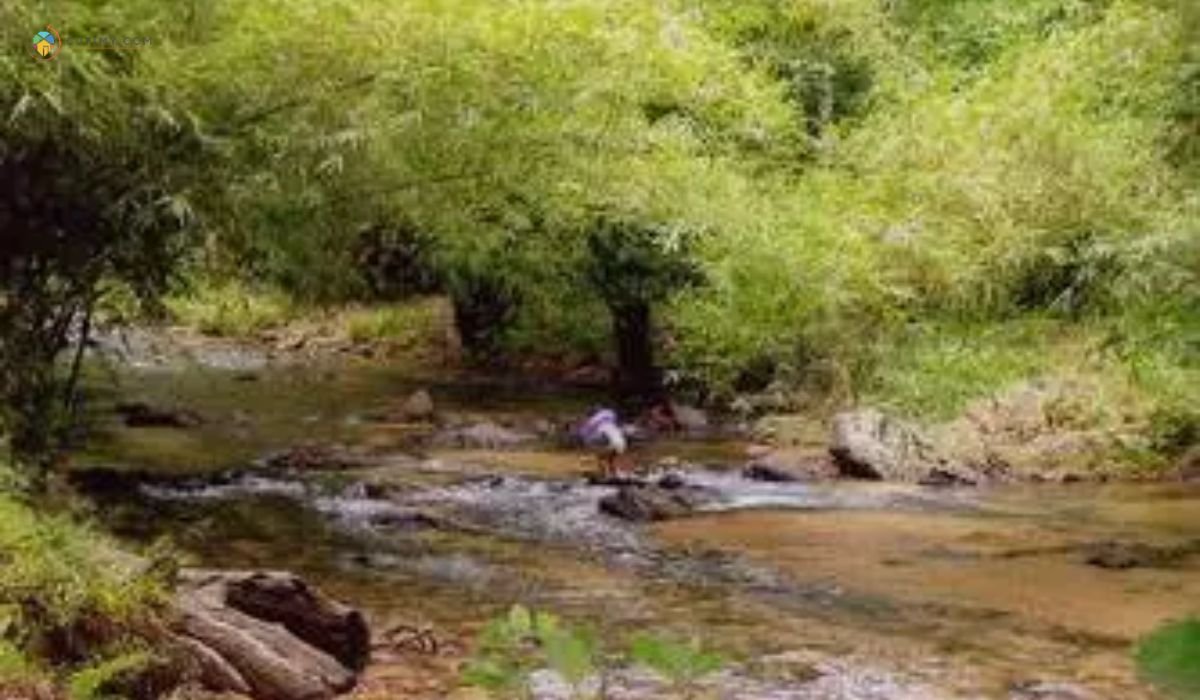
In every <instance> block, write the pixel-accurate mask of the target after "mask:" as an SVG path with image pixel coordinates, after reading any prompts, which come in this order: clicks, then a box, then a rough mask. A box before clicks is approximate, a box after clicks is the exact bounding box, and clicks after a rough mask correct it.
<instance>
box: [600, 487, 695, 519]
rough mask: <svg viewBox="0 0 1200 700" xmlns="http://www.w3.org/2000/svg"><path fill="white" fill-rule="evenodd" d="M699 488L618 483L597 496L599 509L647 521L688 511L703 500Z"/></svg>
mask: <svg viewBox="0 0 1200 700" xmlns="http://www.w3.org/2000/svg"><path fill="white" fill-rule="evenodd" d="M704 496H705V494H704V492H703V490H702V489H697V488H694V487H692V488H688V487H677V488H670V489H668V488H663V487H661V486H656V485H654V486H652V485H640V486H622V487H621V488H620V489H618V490H617V492H616V493H614V494H611V495H608V496H605V497H604V498H601V499H600V503H599V507H600V512H601V513H605V514H607V515H611V516H613V517H616V518H621V519H623V520H631V521H634V522H651V521H656V520H670V519H672V518H682V517H684V516H687V515H690V514H692V513H693V512H695V510H696V509H697V508H698V507H699V506H700V505H702V504H703V503H704V501H705V500H706V498H705V497H704Z"/></svg>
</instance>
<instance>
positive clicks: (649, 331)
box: [609, 302, 662, 402]
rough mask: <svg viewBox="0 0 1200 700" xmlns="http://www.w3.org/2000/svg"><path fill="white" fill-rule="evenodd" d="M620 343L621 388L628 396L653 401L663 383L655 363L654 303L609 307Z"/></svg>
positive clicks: (643, 400) (616, 336)
mask: <svg viewBox="0 0 1200 700" xmlns="http://www.w3.org/2000/svg"><path fill="white" fill-rule="evenodd" d="M609 312H610V313H611V314H612V320H613V337H614V339H615V340H616V344H617V391H618V392H619V393H620V395H621V397H622V398H624V399H631V400H636V401H638V402H648V401H652V400H653V399H654V398H655V397H656V396H657V395H658V393H659V391H660V389H661V386H662V377H661V375H660V373H659V371H658V368H657V367H655V366H654V339H653V326H652V323H651V313H650V304H648V303H645V302H632V303H628V304H622V305H619V306H612V307H610V308H609Z"/></svg>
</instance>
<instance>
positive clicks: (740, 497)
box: [81, 363, 1200, 700]
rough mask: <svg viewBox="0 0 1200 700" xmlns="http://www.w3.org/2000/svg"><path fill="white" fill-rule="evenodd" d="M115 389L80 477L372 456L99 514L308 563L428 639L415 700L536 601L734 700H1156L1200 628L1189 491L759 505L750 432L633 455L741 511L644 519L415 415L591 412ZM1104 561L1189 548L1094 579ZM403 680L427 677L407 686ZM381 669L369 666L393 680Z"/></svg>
mask: <svg viewBox="0 0 1200 700" xmlns="http://www.w3.org/2000/svg"><path fill="white" fill-rule="evenodd" d="M117 378H118V379H119V390H117V391H116V392H115V393H114V392H112V391H106V392H101V393H99V394H97V400H96V402H95V404H94V406H93V412H94V413H93V415H94V416H96V417H97V419H96V423H95V427H94V435H93V437H94V440H93V445H94V447H93V449H92V450H91V451H90V453H89V454H88V455H87V456H86V457H85V458H84V459H83V460H82V461H81V465H83V466H89V465H91V466H95V465H103V466H116V467H118V468H121V469H134V468H136V469H139V470H146V471H148V472H152V473H155V474H174V475H200V474H210V473H213V472H217V471H222V470H228V469H245V468H246V467H247V466H248V465H250V464H251V463H252V461H253V460H254V459H256V458H259V457H261V456H262V455H264V454H265V453H267V452H269V451H271V450H276V449H281V448H286V447H289V446H294V445H297V444H302V443H306V442H307V443H320V444H329V443H338V444H340V445H342V446H344V447H345V449H347V450H349V451H351V452H353V453H354V454H361V455H363V456H364V460H363V463H362V464H360V465H357V466H355V465H351V466H349V467H347V468H342V469H339V470H336V471H330V472H322V473H305V474H292V475H289V474H282V475H281V474H273V475H271V476H263V475H257V476H256V475H254V474H253V472H250V473H240V474H238V475H236V476H233V477H230V478H226V479H223V480H221V481H219V482H215V483H214V482H212V481H210V480H197V481H195V482H193V483H172V484H157V485H149V486H146V487H144V488H141V489H139V490H138V492H137V493H136V494H126V496H127V497H125V498H121V499H117V500H113V501H102V502H101V504H100V510H99V513H100V516H99V520H100V521H101V522H102V523H105V524H107V525H108V526H109V527H110V528H111V529H112V530H113V531H114V532H116V533H117V534H118V535H119V536H121V537H125V538H128V539H131V540H135V541H139V542H147V541H151V540H153V539H154V538H156V537H160V536H167V537H169V538H170V539H171V540H172V541H173V542H174V543H175V545H176V546H177V547H178V548H179V549H180V550H181V551H182V552H183V553H184V556H186V557H187V559H188V560H189V562H190V563H192V564H195V565H200V566H211V567H223V568H252V567H262V568H286V569H291V570H294V571H296V572H298V573H300V574H302V575H304V576H306V577H308V578H309V579H310V580H312V581H313V582H315V583H317V584H319V585H320V586H322V587H323V588H325V589H327V590H329V591H330V592H332V593H334V594H335V595H337V596H340V597H342V598H344V599H345V600H347V601H348V602H350V603H352V604H354V605H356V606H359V607H361V608H363V609H364V610H365V611H366V612H367V613H368V614H369V616H370V618H371V620H372V622H373V626H374V628H375V629H376V630H387V629H393V628H397V627H409V628H421V629H424V628H428V629H429V630H430V631H431V634H432V635H433V637H434V638H436V639H440V640H442V641H443V643H444V646H445V649H444V650H443V652H444V655H445V656H447V659H448V660H446V661H445V663H442V662H440V661H438V660H436V659H433V660H431V659H416V660H414V656H415V655H416V652H413V653H407V655H405V654H399V655H394V656H391V657H389V656H387V654H384V655H383V658H384V659H385V660H387V659H391V662H390V664H391V665H390V668H391V674H392V676H394V678H391V681H392V682H393V683H394V684H393V685H392V686H391V687H392V688H393V689H396V688H399V689H401V690H402V692H403V693H405V695H406V696H411V697H420V696H424V697H447V696H451V695H452V693H453V692H456V691H454V686H455V678H454V673H453V665H454V663H455V662H456V660H457V659H458V658H461V656H462V655H463V654H464V653H466V650H465V649H464V648H463V647H464V646H465V645H466V644H467V640H470V639H471V638H472V637H473V635H474V634H475V633H476V632H477V631H478V630H479V629H480V627H481V626H482V625H483V624H484V623H485V622H486V621H487V620H489V619H490V618H492V617H493V616H495V615H497V614H500V613H502V612H503V611H505V610H506V609H507V608H508V607H509V606H510V605H512V604H513V603H517V602H520V603H523V604H525V605H527V606H530V607H534V608H538V609H545V610H551V611H554V612H556V613H558V614H560V615H562V616H564V617H566V618H568V619H571V620H576V621H582V622H587V623H588V624H590V625H592V626H595V627H596V628H598V629H599V631H600V633H601V636H602V637H603V638H604V639H606V640H609V641H610V643H611V644H613V645H614V646H616V645H619V644H620V643H621V640H623V639H624V638H625V637H627V636H628V635H629V634H630V633H631V632H634V631H639V630H645V629H655V630H659V631H661V632H663V633H669V634H672V635H675V636H679V637H683V638H693V637H695V638H699V639H702V640H703V641H704V643H705V644H706V645H707V646H710V647H712V648H715V649H717V650H719V651H720V652H721V653H722V654H724V655H725V656H726V657H727V658H729V659H731V661H732V663H733V668H734V669H736V672H730V673H727V674H726V675H727V676H728V678H727V679H726V680H725V681H723V683H724V685H721V686H720V687H719V689H718V694H719V695H720V696H721V697H736V698H747V699H751V698H757V699H767V698H779V699H780V700H783V699H790V698H830V699H831V700H833V699H840V698H846V699H852V698H864V699H865V698H880V699H885V698H886V699H889V700H890V699H892V698H922V699H923V698H930V699H932V698H1014V699H1017V698H1113V699H1119V700H1138V699H1139V698H1151V697H1153V695H1152V694H1151V692H1150V691H1149V690H1148V689H1147V688H1146V687H1145V686H1144V685H1142V684H1141V683H1140V682H1139V681H1138V679H1137V677H1136V673H1135V670H1134V668H1133V665H1132V662H1131V660H1130V659H1131V656H1130V650H1131V645H1132V644H1133V643H1134V642H1135V640H1136V639H1137V638H1138V637H1139V636H1140V635H1142V634H1144V633H1146V632H1148V631H1149V630H1151V629H1153V628H1154V627H1156V626H1157V625H1159V624H1161V623H1163V622H1165V621H1167V620H1170V619H1173V618H1178V617H1182V616H1185V615H1189V614H1196V613H1200V547H1197V546H1194V545H1195V544H1196V543H1197V542H1200V488H1198V487H1197V486H1195V485H1191V486H1187V485H1178V484H1142V485H1132V484H1129V485H1066V486H1062V485H1060V486H1037V487H1002V488H988V489H932V488H918V487H907V486H904V487H902V486H894V485H885V484H868V483H855V482H835V483H825V484H812V485H805V484H766V483H760V482H752V481H748V480H746V479H743V478H742V477H741V476H740V473H739V472H740V466H741V464H742V463H743V462H744V461H745V457H744V445H743V444H742V443H741V442H739V441H738V440H736V439H734V438H729V437H725V438H710V439H705V440H673V441H671V440H668V441H661V442H657V443H654V444H652V445H648V446H644V447H642V448H641V449H640V450H639V451H638V452H637V454H638V456H639V461H640V462H641V463H643V464H644V465H647V468H650V469H656V470H658V471H659V472H665V471H675V472H680V473H682V474H683V476H684V478H685V479H687V480H688V481H689V483H695V484H698V485H702V486H704V487H705V488H708V489H711V490H712V491H713V492H714V493H719V494H720V496H721V497H720V499H719V500H718V502H717V503H716V504H714V505H712V506H710V507H707V508H706V509H705V511H704V512H702V513H700V514H698V515H695V516H693V517H689V518H685V519H680V520H675V521H670V522H665V523H659V524H654V525H639V524H631V523H626V522H624V521H619V520H616V519H613V518H611V517H609V516H606V515H602V514H601V513H599V511H598V510H597V508H596V502H597V501H598V500H599V499H600V498H601V497H603V496H604V495H606V494H607V493H609V492H610V491H611V488H609V487H603V486H589V485H587V484H586V483H585V482H584V481H583V478H582V477H583V475H584V473H585V471H586V470H587V469H588V468H589V464H588V463H587V462H586V461H585V460H584V459H583V456H582V455H580V454H579V453H577V452H574V451H572V450H569V449H565V448H561V447H559V446H556V445H555V444H553V442H551V441H536V442H533V443H530V444H527V445H522V446H521V447H520V448H519V449H512V450H479V449H457V448H434V447H431V446H429V444H428V443H427V442H425V438H426V437H427V434H428V432H429V428H428V427H427V426H422V425H420V424H414V423H410V422H407V421H404V420H398V419H396V418H395V417H394V415H395V409H396V406H398V405H399V404H400V403H401V402H402V401H403V399H404V397H405V396H407V395H408V393H409V392H411V391H412V390H413V389H414V388H416V387H418V386H420V387H425V388H429V390H430V392H431V394H432V395H433V397H434V399H435V401H436V402H437V406H438V408H439V410H440V411H442V412H443V413H448V414H453V415H454V416H456V417H457V418H458V419H459V420H461V421H464V422H471V421H479V420H493V421H498V422H505V423H507V424H511V425H535V424H540V425H543V426H545V425H547V424H553V423H554V422H559V421H563V420H566V419H568V418H570V417H571V416H576V415H579V414H580V413H581V412H582V411H583V410H585V409H586V407H587V406H588V405H590V403H592V402H594V401H595V400H596V396H594V395H591V394H588V393H587V392H576V391H567V390H562V389H556V388H547V389H541V390H538V389H531V388H530V387H528V386H521V385H517V384H513V385H508V386H504V385H497V384H495V383H488V382H472V381H466V380H459V381H452V382H446V381H443V382H429V381H418V380H415V379H414V378H412V377H411V376H407V375H406V374H405V373H404V372H402V371H400V370H393V369H389V368H387V367H381V366H379V365H376V364H371V363H361V364H357V365H355V364H337V365H329V366H319V365H318V366H289V367H281V368H272V367H271V366H261V367H258V366H256V367H252V368H250V369H247V368H246V367H244V366H229V367H208V368H202V367H191V368H187V369H179V368H141V369H135V370H130V369H128V368H126V369H122V370H120V371H119V372H118V375H117ZM108 379H111V377H109V378H108ZM108 383H109V382H108V381H106V382H104V384H105V385H107V384H108ZM131 397H133V398H137V399H139V400H144V401H147V402H151V403H155V404H172V405H181V406H186V407H187V408H188V409H189V410H192V411H195V412H196V413H197V414H198V415H199V416H201V417H202V423H201V424H200V425H199V426H195V427H189V428H180V429H177V428H128V427H124V426H122V425H120V424H119V422H118V421H117V420H116V419H114V418H113V417H112V416H111V413H110V411H109V406H110V405H111V404H112V403H113V402H114V401H116V400H118V398H124V399H129V398H131ZM416 514H419V515H421V516H422V517H427V518H429V519H430V522H434V523H437V524H438V526H432V527H431V526H427V525H428V523H426V522H425V521H423V520H421V519H420V518H415V517H413V516H414V515H416ZM445 523H452V524H453V525H452V526H450V527H447V526H444V524H445ZM1106 542H1118V543H1139V544H1142V545H1148V546H1151V547H1159V548H1176V549H1182V550H1183V551H1185V552H1190V554H1186V553H1185V554H1184V555H1182V556H1179V557H1176V558H1175V559H1173V560H1172V561H1171V562H1169V563H1164V564H1161V565H1156V566H1137V567H1132V568H1127V569H1109V568H1098V567H1096V566H1093V565H1090V564H1089V563H1088V561H1087V560H1088V558H1089V556H1090V555H1089V553H1090V552H1094V551H1096V548H1097V547H1098V546H1102V543H1106ZM1189 548H1190V549H1189ZM434 656H436V655H434ZM406 664H408V665H413V664H416V665H422V667H423V669H424V672H423V673H422V674H420V677H419V678H412V677H410V675H412V674H405V673H397V672H395V669H397V668H402V667H404V666H405V665H406ZM388 668H389V666H388V664H387V663H384V664H381V665H380V667H379V668H378V669H376V670H375V671H374V674H375V676H374V677H375V679H376V680H378V679H380V678H383V679H384V680H381V681H379V682H380V683H383V684H384V686H386V682H387V679H388V674H389V670H388ZM379 697H383V696H379Z"/></svg>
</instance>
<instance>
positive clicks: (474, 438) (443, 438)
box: [432, 421, 537, 450]
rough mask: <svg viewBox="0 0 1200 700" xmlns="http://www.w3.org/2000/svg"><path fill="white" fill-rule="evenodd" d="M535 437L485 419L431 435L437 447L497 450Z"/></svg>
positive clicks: (527, 441) (521, 443) (526, 442)
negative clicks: (481, 421)
mask: <svg viewBox="0 0 1200 700" xmlns="http://www.w3.org/2000/svg"><path fill="white" fill-rule="evenodd" d="M536 439H537V438H536V437H535V436H534V435H532V434H530V433H524V432H519V431H516V430H511V429H509V428H505V427H504V426H501V425H497V424H495V423H492V422H488V421H485V422H483V423H476V424H475V425H471V426H467V427H465V428H449V429H446V430H443V431H441V432H439V433H437V434H436V435H434V436H433V440H432V442H433V444H434V445H435V446H437V447H461V448H466V449H482V450H498V449H505V448H511V447H519V446H521V445H525V444H528V443H530V442H533V441H534V440H536Z"/></svg>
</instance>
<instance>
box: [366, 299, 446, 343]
mask: <svg viewBox="0 0 1200 700" xmlns="http://www.w3.org/2000/svg"><path fill="white" fill-rule="evenodd" d="M436 312H437V309H436V308H435V307H434V306H433V305H432V304H428V303H407V304H397V305H391V306H376V307H365V308H353V309H350V310H349V311H348V312H346V316H345V321H344V323H345V326H346V334H347V335H348V336H349V337H350V339H351V340H353V341H355V342H386V343H392V344H396V345H414V344H416V343H419V342H421V341H424V340H428V339H430V338H436V337H438V333H439V331H440V330H441V329H439V328H438V326H437V324H438V321H439V319H438V318H437V313H436Z"/></svg>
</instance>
